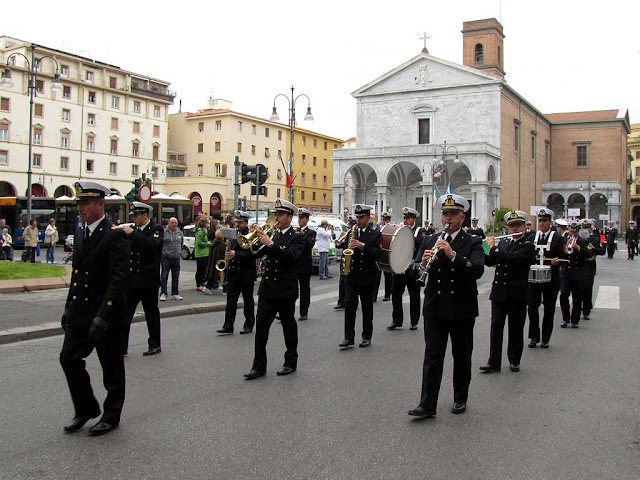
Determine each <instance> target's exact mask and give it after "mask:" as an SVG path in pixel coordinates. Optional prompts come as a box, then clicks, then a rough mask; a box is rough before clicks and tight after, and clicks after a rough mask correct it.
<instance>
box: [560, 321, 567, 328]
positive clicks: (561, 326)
mask: <svg viewBox="0 0 640 480" xmlns="http://www.w3.org/2000/svg"><path fill="white" fill-rule="evenodd" d="M567 325H569V322H562V325H560V328H567Z"/></svg>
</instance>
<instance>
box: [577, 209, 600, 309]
mask: <svg viewBox="0 0 640 480" xmlns="http://www.w3.org/2000/svg"><path fill="white" fill-rule="evenodd" d="M594 222H595V220H589V219H586V218H585V219H584V220H583V221H582V229H581V232H582V230H586V231H587V232H589V233H588V236H587V235H585V236H587V240H588V241H589V245H591V247H592V248H591V249H590V252H591V256H590V257H588V258H587V259H586V262H585V265H586V278H585V287H584V293H583V295H582V318H584V319H585V320H589V314H590V313H591V310H592V309H593V282H594V281H595V278H596V270H597V268H596V257H597V256H598V255H604V254H605V252H606V248H605V247H604V246H603V245H602V243H600V232H598V230H597V229H596V228H595V224H594ZM583 235H584V234H583Z"/></svg>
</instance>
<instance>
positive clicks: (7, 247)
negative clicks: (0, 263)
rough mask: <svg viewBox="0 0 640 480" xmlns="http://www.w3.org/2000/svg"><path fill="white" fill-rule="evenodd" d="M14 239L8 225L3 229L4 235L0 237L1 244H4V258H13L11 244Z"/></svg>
mask: <svg viewBox="0 0 640 480" xmlns="http://www.w3.org/2000/svg"><path fill="white" fill-rule="evenodd" d="M12 243H13V239H12V238H11V235H9V229H8V228H7V227H5V228H3V229H2V237H0V244H1V245H2V260H9V261H11V260H13V258H12V256H11V244H12Z"/></svg>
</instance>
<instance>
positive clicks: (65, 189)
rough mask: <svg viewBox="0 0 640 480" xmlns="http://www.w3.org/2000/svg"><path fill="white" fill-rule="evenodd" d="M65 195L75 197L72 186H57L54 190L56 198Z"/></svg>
mask: <svg viewBox="0 0 640 480" xmlns="http://www.w3.org/2000/svg"><path fill="white" fill-rule="evenodd" d="M63 195H66V196H67V197H70V198H73V195H74V193H73V190H72V189H71V187H69V186H68V185H60V186H59V187H58V188H56V190H55V192H53V196H54V197H55V198H59V197H62V196H63Z"/></svg>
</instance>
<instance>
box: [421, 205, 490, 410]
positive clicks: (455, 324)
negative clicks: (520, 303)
mask: <svg viewBox="0 0 640 480" xmlns="http://www.w3.org/2000/svg"><path fill="white" fill-rule="evenodd" d="M438 204H439V205H440V209H441V210H442V224H443V225H445V224H449V228H448V230H447V232H446V233H444V232H443V234H442V235H440V236H437V237H436V236H428V237H425V238H424V240H423V241H422V245H421V246H420V250H418V253H417V255H416V257H415V259H414V262H416V263H419V264H421V265H422V266H423V267H425V266H426V264H427V262H430V268H429V275H428V277H427V285H426V287H425V290H424V293H425V297H424V306H423V309H422V313H423V316H424V338H425V353H424V363H423V369H422V391H421V395H420V403H419V404H418V406H417V407H416V408H414V409H412V410H409V412H408V413H409V415H411V416H414V417H419V418H431V417H435V416H436V410H437V406H438V395H439V392H440V384H441V383H442V370H443V368H444V357H445V353H446V351H447V343H448V339H449V337H451V353H452V355H453V406H452V408H451V411H452V413H462V412H464V411H465V410H466V408H467V398H468V396H469V384H470V383H471V354H472V351H473V326H474V324H475V320H476V317H477V316H478V288H477V284H476V282H477V280H478V279H479V278H480V277H482V274H483V273H484V252H483V250H482V239H480V238H479V237H472V236H471V235H467V234H466V233H465V232H464V231H463V230H462V222H463V221H464V218H465V212H467V211H468V210H469V202H468V201H467V200H466V199H465V198H464V197H461V196H460V195H455V194H446V195H442V196H441V197H440V198H438ZM432 257H433V258H432ZM445 285H446V286H447V288H444V287H445Z"/></svg>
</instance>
